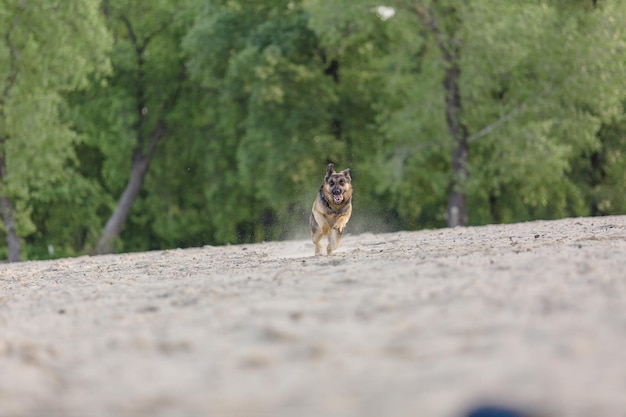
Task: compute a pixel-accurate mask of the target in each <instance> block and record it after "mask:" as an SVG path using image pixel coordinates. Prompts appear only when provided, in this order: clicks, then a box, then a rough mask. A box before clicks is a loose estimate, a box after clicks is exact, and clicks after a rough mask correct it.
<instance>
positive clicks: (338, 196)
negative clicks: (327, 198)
mask: <svg viewBox="0 0 626 417" xmlns="http://www.w3.org/2000/svg"><path fill="white" fill-rule="evenodd" d="M333 200H335V203H341V202H342V201H343V194H333Z"/></svg>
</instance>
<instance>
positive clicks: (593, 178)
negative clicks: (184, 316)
mask: <svg viewBox="0 0 626 417" xmlns="http://www.w3.org/2000/svg"><path fill="white" fill-rule="evenodd" d="M97 6H98V2H92V1H86V0H81V1H75V0H72V1H66V2H61V3H58V5H57V3H54V5H48V3H46V2H42V1H40V2H19V1H8V2H7V1H5V2H0V10H2V11H3V13H0V27H2V28H10V30H13V32H11V36H10V37H9V38H8V39H9V40H11V41H12V42H13V46H15V47H17V48H18V49H19V51H20V53H21V55H20V57H21V58H20V61H19V72H18V76H17V78H16V81H15V83H13V84H11V83H9V84H7V82H10V81H11V74H12V71H13V70H14V67H13V66H12V65H15V61H12V60H11V57H12V55H11V50H10V48H11V45H9V44H7V42H6V39H7V37H6V36H3V37H1V38H0V54H1V55H2V58H0V83H4V84H2V85H0V87H2V88H5V87H7V86H9V88H8V90H9V95H8V96H7V97H8V98H7V99H5V105H4V106H3V108H2V111H1V112H0V134H1V135H2V137H6V138H8V140H7V141H6V143H5V145H4V147H3V151H4V152H6V154H7V156H8V158H7V162H8V168H7V175H6V177H5V178H4V180H3V182H2V184H1V187H2V190H3V192H4V193H8V194H10V195H11V197H12V198H13V199H14V200H15V201H16V210H17V215H18V219H19V222H18V224H19V230H20V233H21V236H22V237H25V242H26V247H27V248H26V252H27V256H28V257H31V258H46V257H51V256H70V255H77V254H80V253H89V252H90V251H91V250H92V249H93V247H94V245H95V242H96V241H97V239H98V234H99V231H100V230H101V228H102V226H103V224H104V222H105V221H106V219H107V218H108V216H109V215H110V213H111V212H112V210H113V209H114V207H115V202H116V201H117V199H118V197H119V195H120V193H121V192H122V190H123V189H124V186H125V185H126V183H127V181H128V177H129V172H130V167H131V162H132V158H133V155H134V153H135V152H136V151H137V150H138V149H139V150H145V149H146V147H147V144H148V143H149V141H150V138H151V135H153V134H154V132H155V129H157V127H158V126H163V127H164V129H165V134H164V136H163V137H162V139H161V140H160V141H159V142H158V144H157V147H156V151H155V153H154V156H153V159H152V162H151V165H150V169H149V171H148V173H147V175H146V178H145V182H144V184H143V187H142V191H141V193H140V195H139V197H138V198H137V200H136V201H135V203H134V205H133V209H132V212H131V215H130V217H129V219H128V220H127V222H126V224H125V227H124V229H123V231H122V235H121V238H120V241H119V242H118V246H117V248H118V250H121V251H132V250H148V249H162V248H171V247H176V246H200V245H205V244H224V243H235V242H248V241H261V240H267V239H284V238H292V237H296V236H297V237H303V236H306V235H307V233H308V231H307V226H306V223H307V217H308V213H309V210H310V205H311V203H312V201H313V198H314V194H315V192H316V190H317V188H318V187H319V185H320V184H321V182H322V178H323V175H324V171H325V166H326V164H327V163H328V162H329V161H332V162H334V163H335V164H336V165H337V166H338V167H339V168H344V167H350V168H351V169H352V174H353V178H354V186H355V189H356V191H355V200H354V204H355V210H354V217H353V220H352V221H351V223H350V226H349V231H350V232H353V233H354V232H361V231H382V230H393V229H398V228H402V229H416V228H423V227H441V226H444V225H445V224H446V219H445V209H446V201H447V195H448V193H449V191H450V180H451V175H452V173H451V167H450V165H451V149H452V147H453V145H454V141H453V139H452V138H451V136H450V133H449V131H448V126H447V120H446V113H445V111H446V108H445V94H446V90H445V88H444V83H443V82H444V75H445V73H446V70H447V69H449V67H448V66H449V65H451V64H450V61H449V60H446V57H445V48H442V45H447V47H448V48H454V50H455V52H456V53H458V61H457V62H456V63H455V65H458V70H459V74H460V78H459V82H460V92H461V96H460V101H461V103H462V109H461V110H462V111H461V114H460V121H461V123H462V124H463V125H464V126H466V127H467V130H468V134H469V147H470V150H469V161H468V166H467V169H468V173H469V176H468V179H467V180H466V181H465V182H464V183H463V184H461V188H462V191H463V192H464V193H465V194H466V195H467V198H468V208H469V219H470V223H471V224H485V223H491V222H514V221H523V220H530V219H536V218H556V217H563V216H579V215H589V214H591V215H602V214H619V213H624V212H625V211H626V198H625V197H624V192H623V186H624V183H625V181H626V163H625V162H624V155H623V154H624V146H625V142H624V139H623V138H624V137H625V135H626V114H625V109H624V101H625V100H626V78H624V77H623V74H624V73H625V70H626V68H624V65H626V60H625V59H624V58H623V57H624V51H625V50H626V36H625V35H624V31H623V26H624V23H625V22H626V5H625V4H624V3H623V2H619V1H617V0H605V1H598V2H591V1H583V0H580V1H564V0H532V1H526V2H505V1H499V0H471V1H467V2H458V1H453V0H441V1H432V0H422V1H408V0H393V1H391V2H388V7H387V8H381V6H380V4H377V3H376V2H370V1H368V0H350V1H348V0H338V1H336V2H334V3H332V5H330V3H328V2H322V1H319V0H278V1H270V0H253V1H245V2H244V1H238V0H206V1H203V2H195V1H192V0H185V1H173V0H157V1H151V2H132V1H130V0H105V1H104V2H102V8H101V9H98V7H97ZM424 16H430V17H432V18H433V19H434V20H433V21H430V22H429V21H428V19H425V18H424ZM15 22H17V23H15ZM68 22H71V23H72V24H67V23H68ZM434 23H436V27H437V28H438V29H439V31H436V30H435V31H434V30H433V25H434ZM429 25H430V26H429ZM11 28H12V29H11ZM2 32H3V34H4V35H6V33H7V32H6V31H5V30H4V29H3V30H2ZM442 42H443V43H442ZM600 45H601V47H600ZM107 51H108V54H107ZM109 61H110V65H109ZM68 62H70V63H71V65H68V64H67V63H68ZM98 74H99V75H98ZM102 74H106V77H105V78H101V75H102ZM68 103H69V105H67V104H68ZM49 245H52V246H53V247H54V248H55V251H54V254H50V252H49V248H48V246H49Z"/></svg>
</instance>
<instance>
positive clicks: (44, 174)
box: [0, 0, 110, 261]
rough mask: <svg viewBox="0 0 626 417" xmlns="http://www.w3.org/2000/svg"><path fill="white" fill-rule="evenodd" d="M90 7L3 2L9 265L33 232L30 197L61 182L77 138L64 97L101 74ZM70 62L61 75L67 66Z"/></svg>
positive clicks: (1, 204) (93, 4) (2, 154)
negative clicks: (64, 111) (67, 117)
mask: <svg viewBox="0 0 626 417" xmlns="http://www.w3.org/2000/svg"><path fill="white" fill-rule="evenodd" d="M98 6H99V2H98V1H95V0H80V1H78V0H69V1H64V2H58V3H53V4H51V3H50V2H47V1H29V2H23V1H9V2H4V5H3V13H2V14H1V16H0V27H2V28H3V29H2V37H1V38H0V54H2V56H3V58H2V59H0V211H1V212H2V220H3V223H4V230H5V233H6V238H7V247H8V260H9V261H18V260H20V258H21V255H22V245H21V238H22V237H24V236H26V235H28V234H30V233H32V232H33V231H34V230H36V227H35V225H34V224H32V222H31V221H30V216H29V212H30V211H31V209H32V200H33V198H36V197H37V192H38V191H40V190H43V189H45V188H47V187H51V186H53V185H54V184H58V183H59V182H61V181H63V179H64V178H65V176H66V175H67V174H68V173H69V171H70V169H69V168H68V167H67V164H66V162H67V160H68V159H72V158H73V146H72V145H73V143H74V142H75V141H76V140H77V136H76V135H75V133H74V132H73V130H72V129H71V126H70V124H69V123H68V121H67V120H66V119H65V118H64V117H63V111H62V110H63V106H64V98H63V93H65V92H68V91H73V90H76V89H78V88H82V87H84V86H85V85H86V83H87V77H88V76H90V75H91V74H96V73H101V72H102V71H106V70H107V69H108V61H107V59H106V52H107V50H108V48H109V46H110V38H109V35H108V33H107V31H106V28H105V26H104V22H103V21H102V19H101V15H100V13H99V9H98ZM68 62H72V63H73V65H71V66H70V67H69V68H68V65H67V63H68Z"/></svg>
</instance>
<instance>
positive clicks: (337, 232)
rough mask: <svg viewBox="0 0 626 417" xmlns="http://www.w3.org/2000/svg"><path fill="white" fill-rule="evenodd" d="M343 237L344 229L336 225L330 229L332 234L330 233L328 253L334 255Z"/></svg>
mask: <svg viewBox="0 0 626 417" xmlns="http://www.w3.org/2000/svg"><path fill="white" fill-rule="evenodd" d="M342 237H343V229H340V228H338V227H337V226H335V227H333V228H332V229H331V230H330V234H329V235H328V247H327V248H326V253H327V254H328V255H332V254H333V252H334V251H335V250H336V249H337V248H338V247H339V244H340V243H341V238H342Z"/></svg>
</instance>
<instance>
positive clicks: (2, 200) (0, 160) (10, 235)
mask: <svg viewBox="0 0 626 417" xmlns="http://www.w3.org/2000/svg"><path fill="white" fill-rule="evenodd" d="M4 142H5V140H2V144H4ZM0 152H4V151H3V150H0ZM5 158H6V156H5V155H4V154H2V155H0V180H3V179H4V178H5V177H6V171H7V170H6V159H5ZM0 212H2V221H3V222H4V230H5V232H6V234H7V248H8V251H9V254H8V257H7V260H8V261H9V262H19V261H20V260H21V257H22V245H21V243H20V237H19V235H18V234H17V230H16V229H15V207H14V206H13V202H12V201H11V198H10V197H9V196H8V195H3V196H0Z"/></svg>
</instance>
